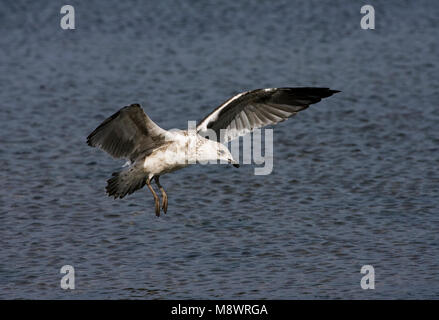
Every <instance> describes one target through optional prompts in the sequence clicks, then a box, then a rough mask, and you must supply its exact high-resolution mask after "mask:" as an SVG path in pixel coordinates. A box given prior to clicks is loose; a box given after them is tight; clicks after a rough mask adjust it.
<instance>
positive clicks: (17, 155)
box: [0, 1, 439, 299]
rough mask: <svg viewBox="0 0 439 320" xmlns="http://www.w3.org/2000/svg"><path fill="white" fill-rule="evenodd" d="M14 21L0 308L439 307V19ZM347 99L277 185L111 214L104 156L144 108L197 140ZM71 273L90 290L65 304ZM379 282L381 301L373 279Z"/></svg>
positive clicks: (136, 198) (34, 17)
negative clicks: (30, 302) (46, 302)
mask: <svg viewBox="0 0 439 320" xmlns="http://www.w3.org/2000/svg"><path fill="white" fill-rule="evenodd" d="M369 3H370V4H372V5H374V7H375V11H376V12H375V13H376V29H375V30H362V29H361V28H360V19H361V17H362V15H361V14H360V8H361V6H362V5H363V4H365V3H364V2H363V1H303V2H302V1H221V2H217V1H212V2H208V1H163V2H160V4H159V3H158V2H156V3H154V4H153V3H152V2H151V3H146V2H144V1H124V2H120V1H99V2H98V1H71V2H69V4H71V5H74V7H75V9H76V29H75V30H62V29H61V28H60V26H59V22H60V18H61V15H60V14H59V10H60V8H61V6H62V5H64V4H66V3H65V2H63V1H50V2H47V3H46V2H28V1H24V2H20V1H13V2H11V1H1V2H0V88H1V90H0V107H1V126H0V165H1V168H2V170H1V171H0V208H1V212H0V234H1V237H0V239H1V251H0V298H3V299H5V298H31V299H41V298H44V299H46V298H57V299H77V298H81V299H89V298H99V299H101V298H112V299H119V298H146V299H155V298H163V299H167V298H221V299H224V298H239V299H241V298H242V299H244V298H247V299H252V298H267V299H272V298H280V299H293V298H294V299H304V298H306V299H314V298H319V299H327V298H345V299H346V298H355V299H371V298H378V299H393V298H438V297H439V280H438V279H439V237H438V231H439V216H438V214H439V212H438V211H439V205H438V201H439V200H438V199H439V173H438V166H439V130H438V124H439V106H438V101H439V76H438V75H439V72H438V71H439V70H438V56H439V48H438V40H437V39H438V37H437V33H438V27H439V20H438V18H437V17H438V16H439V5H438V3H437V1H385V2H383V1H370V2H369ZM277 86H327V87H331V88H333V89H338V90H341V91H342V93H340V94H337V95H335V96H333V97H331V98H329V99H326V100H325V101H323V102H321V103H319V104H317V105H314V106H312V107H311V108H309V109H308V110H306V111H304V112H302V113H300V115H298V116H297V117H295V118H293V119H290V120H289V121H286V122H284V123H281V124H279V125H278V126H276V127H275V128H274V170H273V173H272V174H271V175H268V176H255V175H254V174H253V172H254V171H253V169H254V168H253V167H252V166H250V165H246V166H241V168H240V169H234V168H229V167H228V166H224V165H222V166H196V167H190V168H187V169H184V170H182V171H179V172H176V173H173V174H170V175H168V176H163V177H162V178H161V182H162V184H163V185H164V186H165V188H166V189H167V191H168V195H169V211H168V214H167V215H166V216H162V217H160V218H156V217H155V215H154V206H153V199H152V197H151V195H150V193H149V191H148V190H141V191H139V192H137V193H135V194H133V195H132V196H129V197H127V198H125V199H123V200H118V201H115V200H113V199H111V198H109V197H107V196H106V195H105V190H104V188H105V185H106V179H108V177H109V176H110V175H111V172H113V171H116V170H118V168H119V167H120V165H122V164H123V162H121V161H115V160H113V159H111V158H110V157H109V156H107V155H106V154H104V153H103V152H101V151H99V150H96V149H92V148H90V147H88V146H87V145H86V143H85V139H86V136H87V135H88V134H89V133H90V132H91V131H92V130H93V129H94V128H95V127H96V126H97V125H98V124H99V123H100V122H101V121H102V120H103V119H104V118H106V117H107V116H109V115H111V114H112V113H114V112H115V111H116V110H118V109H119V108H120V107H122V106H124V105H127V104H131V103H140V104H141V105H142V106H143V107H144V108H145V110H146V111H147V113H148V114H149V115H150V117H151V118H152V119H153V120H154V121H156V122H157V123H158V124H159V125H160V126H162V127H164V128H167V129H170V128H176V127H180V128H186V127H187V122H186V120H199V119H201V118H202V117H203V116H204V115H205V114H206V113H208V112H209V111H210V110H211V109H212V108H214V107H216V106H217V105H218V104H220V103H221V102H222V101H224V100H225V99H227V98H228V97H230V96H232V95H233V94H235V93H238V92H241V91H245V90H249V89H255V88H261V87H277ZM66 264H69V265H73V266H74V267H75V271H76V289H75V290H70V291H69V290H67V291H65V290H62V289H61V288H60V285H59V281H60V279H61V276H62V275H61V274H60V268H61V267H62V266H63V265H66ZM365 264H370V265H373V266H374V268H375V274H376V283H375V290H362V289H361V287H360V280H361V277H362V274H361V273H360V269H361V267H362V266H363V265H365Z"/></svg>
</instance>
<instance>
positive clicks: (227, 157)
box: [217, 143, 239, 168]
mask: <svg viewBox="0 0 439 320" xmlns="http://www.w3.org/2000/svg"><path fill="white" fill-rule="evenodd" d="M217 155H218V160H222V161H227V162H228V163H229V164H232V165H233V166H234V167H235V168H239V162H238V161H236V160H235V159H233V156H232V154H231V153H230V151H229V149H228V148H227V147H226V146H225V145H223V144H221V143H218V150H217Z"/></svg>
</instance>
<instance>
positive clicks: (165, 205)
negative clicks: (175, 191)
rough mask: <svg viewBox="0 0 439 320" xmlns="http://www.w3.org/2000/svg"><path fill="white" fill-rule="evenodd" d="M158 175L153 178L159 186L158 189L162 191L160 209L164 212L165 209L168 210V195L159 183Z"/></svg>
mask: <svg viewBox="0 0 439 320" xmlns="http://www.w3.org/2000/svg"><path fill="white" fill-rule="evenodd" d="M159 179H160V176H155V177H154V180H155V183H156V184H157V186H158V187H159V189H160V191H161V192H162V209H163V212H164V213H165V214H166V211H168V195H167V194H166V191H165V189H164V188H163V187H162V185H161V184H160V180H159Z"/></svg>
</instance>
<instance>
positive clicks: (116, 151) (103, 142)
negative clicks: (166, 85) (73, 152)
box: [87, 104, 166, 162]
mask: <svg viewBox="0 0 439 320" xmlns="http://www.w3.org/2000/svg"><path fill="white" fill-rule="evenodd" d="M165 135H166V131H165V130H164V129H162V128H160V127H159V126H158V125H156V124H155V123H154V122H153V121H152V120H151V119H150V118H149V117H148V116H147V115H146V114H145V112H144V111H143V109H142V108H141V107H140V105H139V104H132V105H130V106H127V107H123V108H122V109H120V110H119V111H118V112H116V113H115V114H113V115H112V116H111V117H109V118H107V119H106V120H104V122H102V123H101V124H100V125H99V126H98V127H97V128H96V129H95V130H94V131H93V132H92V133H90V135H89V136H88V137H87V144H88V145H89V146H92V147H98V148H101V149H102V150H104V151H106V152H108V153H109V154H110V155H111V156H113V157H115V158H126V159H129V160H130V161H131V162H134V161H135V160H136V159H137V158H138V157H139V156H143V155H146V154H148V153H150V152H152V151H153V150H154V149H155V148H157V147H159V146H160V145H162V144H164V143H165Z"/></svg>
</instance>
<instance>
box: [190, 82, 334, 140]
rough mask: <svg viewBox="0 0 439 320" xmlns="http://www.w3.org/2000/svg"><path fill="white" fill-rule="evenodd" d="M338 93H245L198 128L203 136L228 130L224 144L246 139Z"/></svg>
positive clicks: (273, 90)
mask: <svg viewBox="0 0 439 320" xmlns="http://www.w3.org/2000/svg"><path fill="white" fill-rule="evenodd" d="M337 92H340V91H338V90H330V89H329V88H268V89H257V90H252V91H247V92H243V93H240V94H237V95H236V96H234V97H232V98H230V99H229V100H227V101H226V102H224V103H223V104H222V105H220V106H219V107H218V108H216V109H215V110H214V111H213V112H212V113H210V114H209V115H208V116H207V117H205V118H204V119H203V120H202V121H201V122H200V123H199V124H198V126H197V132H198V133H199V134H200V135H203V132H204V131H206V130H207V129H212V130H214V131H215V132H216V135H217V138H218V140H219V139H220V130H221V129H227V134H226V136H225V138H224V140H223V141H224V142H226V141H230V140H232V139H234V138H237V137H239V136H242V135H245V134H247V133H249V132H251V131H253V129H256V128H262V127H265V126H268V125H273V124H276V123H278V122H281V121H284V120H286V119H288V118H289V117H291V116H294V115H295V114H296V113H297V112H299V111H302V110H304V109H306V108H308V107H309V105H310V104H313V103H316V102H319V101H320V100H321V99H322V98H326V97H329V96H331V95H333V94H334V93H337Z"/></svg>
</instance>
